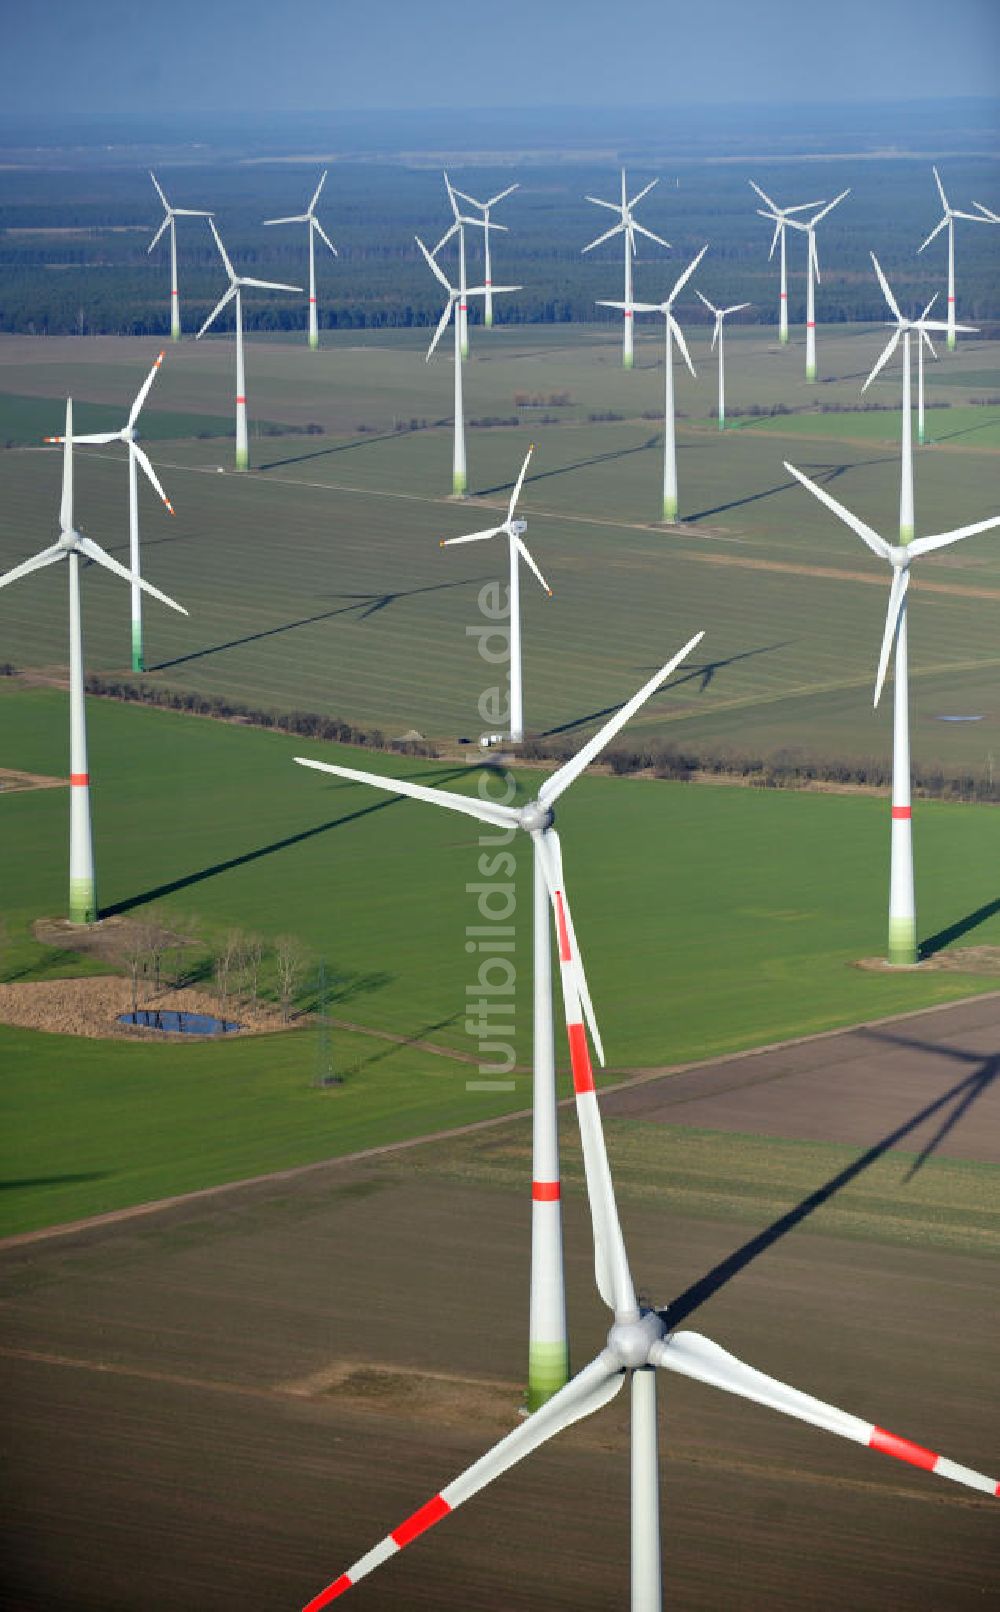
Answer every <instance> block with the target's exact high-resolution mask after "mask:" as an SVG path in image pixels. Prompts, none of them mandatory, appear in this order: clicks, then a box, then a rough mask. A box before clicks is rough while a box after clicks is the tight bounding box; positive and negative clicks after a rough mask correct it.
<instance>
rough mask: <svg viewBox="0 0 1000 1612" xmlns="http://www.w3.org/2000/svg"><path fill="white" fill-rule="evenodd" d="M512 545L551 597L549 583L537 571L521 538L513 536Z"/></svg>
mask: <svg viewBox="0 0 1000 1612" xmlns="http://www.w3.org/2000/svg"><path fill="white" fill-rule="evenodd" d="M514 547H515V548H516V549H517V552H518V554H520V556H521V558H522V560H523V561H524V563H525V565H526V566H528V568H529V570H531V571H533V572H534V574H535V576H536V577H537V578H538V580H539V582H540V583H541V585H542V587H543V588H544V589H545V592H546V593H547V594H548V596H549V598H550V599H551V597H552V589H551V588H550V587H549V585H548V583H547V582H546V580H545V578H544V577H543V576H542V573H541V571H539V569H538V567H537V565H536V564H535V562H534V560H533V559H532V557H531V555H530V554H529V552H528V546H527V544H526V543H524V542H522V540H521V539H520V538H519V537H515V539H514Z"/></svg>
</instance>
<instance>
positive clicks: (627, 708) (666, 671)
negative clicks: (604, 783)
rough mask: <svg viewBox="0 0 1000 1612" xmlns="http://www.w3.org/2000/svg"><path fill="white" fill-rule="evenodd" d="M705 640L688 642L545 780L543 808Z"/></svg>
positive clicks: (697, 638)
mask: <svg viewBox="0 0 1000 1612" xmlns="http://www.w3.org/2000/svg"><path fill="white" fill-rule="evenodd" d="M704 636H705V634H704V632H697V633H695V635H694V637H693V638H689V639H688V641H687V643H686V644H685V645H684V647H683V649H679V650H678V651H677V653H676V655H673V656H672V657H671V658H670V660H668V661H667V663H666V665H665V666H661V667H660V670H659V671H658V672H654V674H653V676H652V677H651V678H650V679H649V681H648V682H647V683H644V684H643V685H642V688H641V689H639V691H638V693H637V694H633V696H632V698H631V699H630V700H627V701H626V703H625V704H624V705H623V706H622V707H621V709H620V710H618V711H616V712H615V714H614V716H613V717H611V718H610V720H609V721H607V722H605V724H604V726H603V727H602V728H599V729H598V731H597V732H596V733H595V734H594V736H593V738H592V739H588V740H587V743H586V744H585V745H583V747H582V748H581V749H580V750H578V751H577V753H576V755H575V756H572V757H571V758H570V760H569V761H567V762H566V763H565V764H564V765H563V766H562V767H560V768H559V770H558V772H554V773H551V774H550V775H549V777H548V778H546V780H545V782H544V783H543V784H542V787H541V789H540V790H539V791H538V799H539V800H540V802H541V803H542V805H543V806H551V805H552V804H553V803H554V802H555V801H557V800H558V799H559V796H560V795H561V794H563V793H564V791H565V790H567V789H568V788H569V786H570V784H571V783H572V782H573V780H574V778H578V777H579V776H580V774H581V772H583V771H584V769H585V768H586V767H589V766H590V763H591V762H592V761H593V759H594V757H595V756H598V755H600V753H601V751H602V750H603V749H604V747H605V746H606V745H607V744H609V743H610V741H611V740H612V739H613V738H614V736H615V734H616V733H617V732H618V731H619V729H621V728H623V727H624V726H625V724H626V722H628V721H630V720H631V718H632V717H633V716H634V715H635V713H636V711H638V710H639V707H640V706H642V705H645V703H646V701H647V700H648V699H649V697H650V695H651V694H655V693H656V690H657V689H658V688H659V687H660V684H661V683H663V682H664V681H665V680H666V679H667V678H668V677H669V676H670V674H671V672H673V671H674V670H675V669H676V668H677V667H678V666H679V665H680V663H681V661H682V660H683V659H684V657H685V656H686V655H689V654H690V653H691V651H692V649H694V648H695V646H696V645H697V644H700V643H701V640H702V639H703V638H704Z"/></svg>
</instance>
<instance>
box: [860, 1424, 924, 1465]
mask: <svg viewBox="0 0 1000 1612" xmlns="http://www.w3.org/2000/svg"><path fill="white" fill-rule="evenodd" d="M868 1448H869V1449H870V1450H881V1451H882V1454H883V1455H894V1456H895V1457H896V1460H897V1461H909V1463H910V1465H911V1466H920V1467H923V1469H924V1471H925V1472H933V1470H934V1468H935V1467H936V1466H937V1463H938V1457H937V1456H936V1455H935V1454H934V1451H933V1450H925V1449H924V1447H923V1445H922V1444H911V1443H910V1440H909V1439H908V1438H899V1437H898V1436H897V1434H895V1433H887V1432H886V1431H885V1428H884V1427H874V1428H872V1436H871V1438H870V1439H869V1440H868Z"/></svg>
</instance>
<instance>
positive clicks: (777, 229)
mask: <svg viewBox="0 0 1000 1612" xmlns="http://www.w3.org/2000/svg"><path fill="white" fill-rule="evenodd" d="M765 216H766V215H765ZM781 231H782V223H781V219H780V218H776V219H775V221H774V234H773V235H772V236H771V250H770V251H769V252H768V254H767V261H768V262H769V263H770V261H771V259H772V258H773V256H774V249H775V247H776V246H777V244H778V241H779V240H780V238H781Z"/></svg>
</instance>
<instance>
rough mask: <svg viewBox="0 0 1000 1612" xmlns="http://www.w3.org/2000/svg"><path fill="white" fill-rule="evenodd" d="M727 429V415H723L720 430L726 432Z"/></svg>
mask: <svg viewBox="0 0 1000 1612" xmlns="http://www.w3.org/2000/svg"><path fill="white" fill-rule="evenodd" d="M725 429H726V420H725V415H723V416H721V418H720V420H719V430H720V431H724V430H725Z"/></svg>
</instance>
